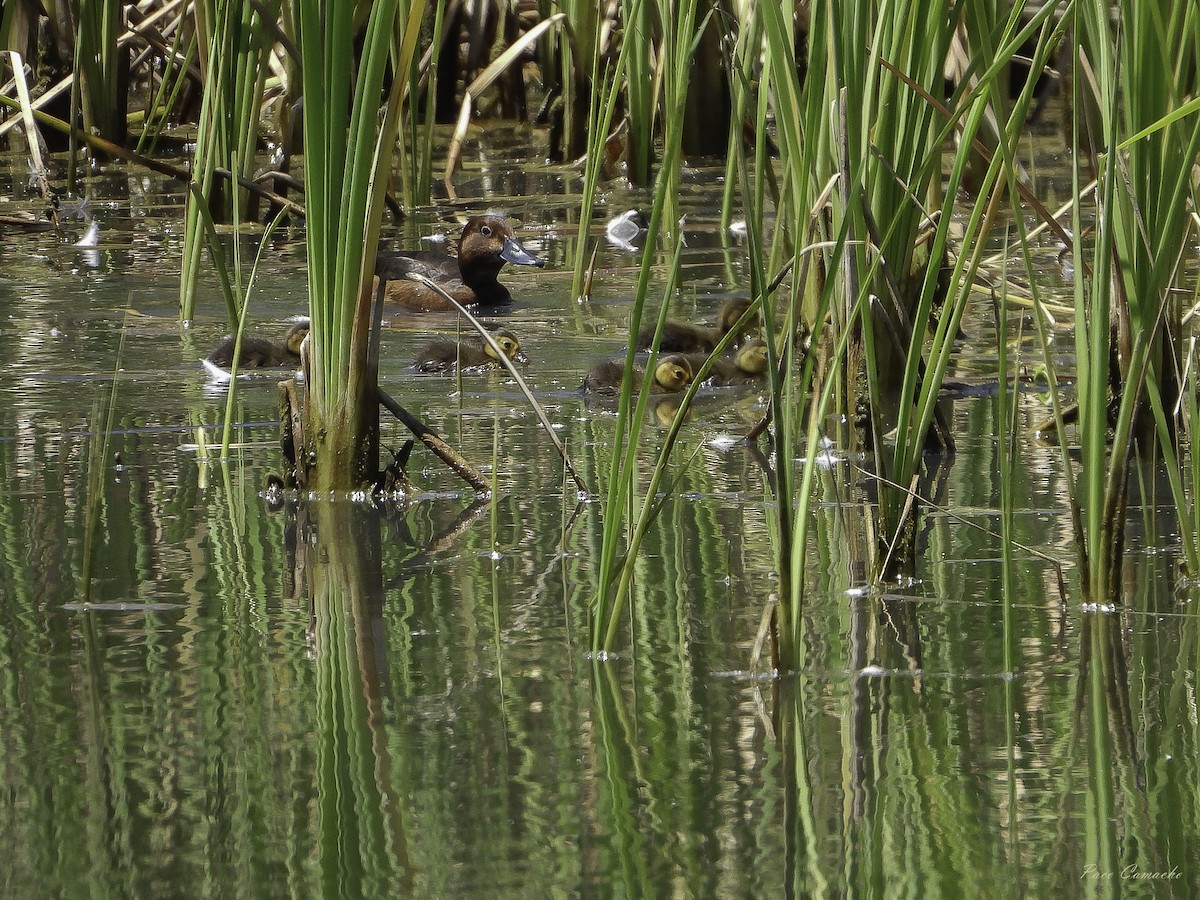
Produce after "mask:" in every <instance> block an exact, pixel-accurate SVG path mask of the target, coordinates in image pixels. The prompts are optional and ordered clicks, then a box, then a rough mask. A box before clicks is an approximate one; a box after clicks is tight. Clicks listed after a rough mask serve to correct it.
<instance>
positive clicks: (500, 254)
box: [458, 216, 546, 280]
mask: <svg viewBox="0 0 1200 900" xmlns="http://www.w3.org/2000/svg"><path fill="white" fill-rule="evenodd" d="M506 262H507V263H512V264H513V265H515V266H537V267H538V268H541V267H543V266H544V265H546V263H545V262H543V261H542V260H540V259H538V258H537V257H536V256H534V255H533V254H532V253H530V252H529V251H528V250H526V249H525V248H524V247H522V246H521V242H520V241H519V240H517V236H516V234H515V233H514V232H513V228H512V225H511V224H509V222H508V220H507V219H505V218H504V217H503V216H474V217H473V218H471V219H468V220H467V224H466V225H464V226H463V230H462V235H461V236H460V237H459V239H458V267H459V270H460V271H461V272H462V274H463V277H464V280H465V279H466V278H468V277H469V275H470V274H471V273H472V272H480V273H482V272H484V271H490V272H491V273H493V277H494V273H495V272H499V271H500V268H501V267H502V266H503V265H504V264H505V263H506Z"/></svg>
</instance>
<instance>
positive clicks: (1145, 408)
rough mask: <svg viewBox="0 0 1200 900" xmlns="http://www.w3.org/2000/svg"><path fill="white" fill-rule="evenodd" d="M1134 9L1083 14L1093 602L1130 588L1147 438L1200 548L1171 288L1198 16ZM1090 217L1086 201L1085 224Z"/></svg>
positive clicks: (1085, 460)
mask: <svg viewBox="0 0 1200 900" xmlns="http://www.w3.org/2000/svg"><path fill="white" fill-rule="evenodd" d="M1125 13H1126V14H1124V15H1123V16H1122V19H1121V23H1120V28H1119V29H1115V28H1114V25H1113V23H1112V22H1111V21H1110V19H1109V16H1108V10H1107V7H1106V6H1104V4H1102V3H1100V2H1081V3H1079V4H1077V5H1076V6H1075V7H1074V19H1073V24H1074V30H1073V34H1074V35H1076V39H1075V42H1074V43H1073V44H1072V49H1073V52H1074V57H1075V59H1076V66H1075V72H1076V74H1075V79H1074V105H1075V107H1076V108H1077V109H1079V110H1081V111H1082V115H1083V117H1084V120H1085V121H1084V124H1083V125H1081V124H1080V123H1079V122H1078V121H1077V122H1076V125H1075V129H1076V130H1075V133H1074V137H1073V145H1074V147H1075V148H1076V152H1075V153H1074V154H1073V155H1072V157H1073V159H1074V160H1075V166H1074V171H1073V179H1074V182H1075V185H1076V187H1078V186H1079V185H1080V183H1081V182H1082V180H1083V178H1082V175H1081V173H1080V171H1079V168H1080V158H1081V157H1083V158H1085V159H1086V158H1087V156H1088V153H1087V152H1086V151H1088V150H1089V149H1091V148H1094V149H1096V150H1098V151H1101V152H1102V154H1103V155H1101V156H1099V157H1098V158H1097V159H1096V162H1095V165H1096V166H1097V167H1098V169H1099V172H1100V176H1099V189H1098V195H1097V196H1098V202H1099V210H1098V216H1099V220H1098V223H1097V238H1096V241H1095V243H1094V247H1093V252H1092V254H1091V259H1090V261H1089V260H1086V259H1085V256H1084V252H1083V250H1082V249H1081V248H1080V247H1079V246H1078V245H1077V246H1076V247H1075V259H1074V262H1075V265H1076V271H1078V272H1081V273H1082V272H1085V271H1090V276H1091V277H1090V279H1088V280H1086V281H1084V280H1083V279H1079V280H1077V282H1076V289H1075V304H1076V357H1077V366H1078V373H1079V382H1078V383H1079V388H1078V391H1079V423H1080V424H1079V442H1080V461H1079V467H1078V475H1077V481H1078V483H1079V490H1078V497H1079V500H1080V503H1081V506H1082V519H1081V521H1082V532H1081V533H1080V534H1079V535H1078V538H1077V540H1078V552H1079V557H1080V570H1081V573H1082V582H1083V585H1084V590H1085V593H1086V595H1087V596H1088V597H1090V598H1091V599H1092V600H1093V601H1094V602H1110V601H1111V600H1112V599H1113V598H1115V596H1116V593H1117V590H1118V587H1119V584H1120V565H1121V560H1122V557H1123V554H1122V543H1123V533H1124V523H1125V495H1126V489H1127V482H1128V466H1129V460H1130V456H1131V453H1132V448H1133V444H1134V442H1135V441H1137V442H1138V443H1139V446H1142V447H1144V448H1145V449H1149V445H1148V443H1147V442H1146V440H1145V439H1147V438H1149V437H1150V436H1151V435H1154V436H1155V437H1156V439H1157V442H1158V446H1159V447H1160V448H1164V452H1165V454H1166V461H1167V463H1168V465H1169V468H1170V469H1171V474H1170V476H1169V482H1170V484H1171V488H1172V491H1173V494H1174V498H1175V503H1176V506H1177V508H1178V510H1179V520H1180V522H1181V525H1182V528H1183V532H1184V544H1185V553H1186V554H1187V556H1188V559H1189V562H1190V563H1192V564H1194V562H1195V561H1196V560H1197V558H1198V554H1197V551H1196V547H1195V545H1196V538H1195V532H1194V531H1193V530H1192V528H1191V526H1190V523H1191V522H1192V521H1193V515H1194V514H1193V513H1192V512H1191V509H1190V508H1191V506H1192V505H1194V503H1195V499H1194V498H1195V492H1194V489H1195V484H1194V483H1193V484H1191V485H1188V484H1185V481H1184V478H1183V477H1182V473H1181V472H1180V462H1179V461H1180V460H1181V459H1182V453H1181V452H1180V445H1179V444H1178V443H1177V441H1178V439H1179V438H1178V436H1179V434H1180V433H1186V431H1187V430H1188V429H1189V427H1190V426H1189V425H1188V424H1187V423H1185V422H1182V421H1181V419H1180V416H1181V415H1182V413H1183V412H1184V411H1185V410H1186V409H1187V406H1186V405H1185V404H1182V403H1180V399H1181V387H1182V385H1183V380H1182V377H1181V372H1182V366H1181V359H1182V349H1181V348H1182V338H1181V322H1182V309H1181V304H1180V301H1179V299H1178V298H1177V297H1176V296H1175V295H1174V293H1173V291H1172V289H1173V288H1174V287H1175V286H1176V284H1177V283H1178V281H1179V279H1180V261H1181V260H1182V258H1183V255H1184V252H1185V248H1186V247H1187V246H1188V244H1189V242H1190V240H1191V238H1190V235H1191V224H1190V221H1189V218H1188V216H1189V202H1190V198H1191V195H1192V192H1193V186H1192V183H1191V169H1192V165H1193V163H1194V160H1195V159H1196V157H1197V154H1198V153H1200V117H1196V116H1194V115H1192V116H1188V117H1186V118H1182V117H1181V116H1180V115H1179V113H1180V110H1181V107H1183V106H1185V104H1186V103H1187V101H1188V100H1189V99H1191V98H1190V90H1191V79H1192V74H1191V72H1192V68H1193V67H1194V60H1195V58H1196V54H1197V52H1198V48H1200V16H1198V15H1197V11H1196V10H1195V9H1194V8H1193V5H1192V4H1188V3H1185V2H1178V3H1173V4H1167V5H1165V6H1164V7H1162V8H1159V7H1155V8H1154V9H1150V8H1149V7H1138V8H1136V9H1134V8H1131V9H1129V10H1127V11H1125ZM1085 126H1086V127H1085ZM1076 196H1078V193H1077V194H1076ZM1083 219H1084V216H1083V214H1082V211H1081V210H1080V205H1079V204H1078V203H1076V204H1075V207H1074V209H1073V215H1072V221H1073V226H1074V228H1075V233H1076V234H1078V233H1080V231H1079V229H1080V227H1081V223H1082V221H1083ZM1088 263H1090V264H1089V265H1085V264H1088ZM1110 429H1111V444H1110V443H1109V435H1110ZM1060 432H1061V423H1060ZM1189 487H1190V488H1191V491H1190V495H1189Z"/></svg>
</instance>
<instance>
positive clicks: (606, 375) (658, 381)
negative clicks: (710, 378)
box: [582, 353, 693, 394]
mask: <svg viewBox="0 0 1200 900" xmlns="http://www.w3.org/2000/svg"><path fill="white" fill-rule="evenodd" d="M692 374H693V373H692V364H691V363H690V362H688V359H687V357H686V356H684V355H682V354H679V353H672V354H670V355H669V356H663V357H660V358H659V360H658V363H657V364H656V365H655V367H654V380H653V382H651V384H650V390H651V392H652V393H655V394H674V393H677V392H679V391H682V390H683V389H684V388H686V387H687V386H688V385H689V384H691V381H692ZM645 377H646V372H645V369H643V368H642V367H641V366H634V367H633V389H634V390H635V391H636V390H640V389H641V386H642V381H643V379H645ZM624 380H625V363H624V361H623V360H619V359H607V360H604V361H603V362H599V363H597V364H596V365H594V366H592V369H591V371H590V372H588V373H587V375H585V376H584V377H583V385H582V387H583V390H584V391H585V392H588V393H596V394H615V393H617V392H618V391H620V390H621V385H622V384H623V382H624Z"/></svg>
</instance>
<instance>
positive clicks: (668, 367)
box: [654, 353, 693, 392]
mask: <svg viewBox="0 0 1200 900" xmlns="http://www.w3.org/2000/svg"><path fill="white" fill-rule="evenodd" d="M692 374H693V373H692V366H691V363H689V362H688V361H687V357H684V356H680V355H678V354H675V353H673V354H671V355H670V356H665V357H663V358H662V359H660V360H659V361H658V365H657V366H655V367H654V381H655V383H656V384H657V385H658V386H659V387H660V388H662V390H664V391H672V392H674V391H682V390H683V389H684V388H686V387H687V386H688V384H690V383H691V380H692Z"/></svg>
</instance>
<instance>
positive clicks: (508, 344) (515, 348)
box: [483, 328, 528, 363]
mask: <svg viewBox="0 0 1200 900" xmlns="http://www.w3.org/2000/svg"><path fill="white" fill-rule="evenodd" d="M492 340H493V341H495V342H496V345H497V346H498V347H499V348H500V349H501V350H503V351H504V355H505V356H507V357H508V358H509V359H511V360H513V361H515V362H519V363H525V362H528V358H527V357H526V356H525V354H524V353H522V352H521V342H520V341H519V340H517V336H516V335H515V334H513V333H512V332H511V331H509V330H508V329H507V328H501V329H498V330H497V331H495V332H493V333H492ZM483 352H484V353H486V354H487V355H488V356H490V357H492V359H498V358H499V357H497V356H496V350H495V348H493V347H492V345H491V344H489V343H487V342H486V341H485V342H484V345H483Z"/></svg>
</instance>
